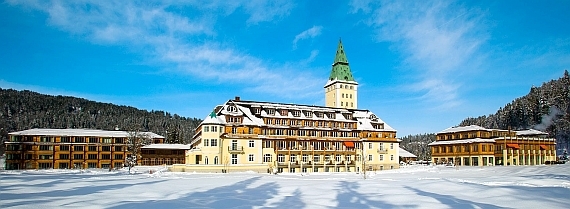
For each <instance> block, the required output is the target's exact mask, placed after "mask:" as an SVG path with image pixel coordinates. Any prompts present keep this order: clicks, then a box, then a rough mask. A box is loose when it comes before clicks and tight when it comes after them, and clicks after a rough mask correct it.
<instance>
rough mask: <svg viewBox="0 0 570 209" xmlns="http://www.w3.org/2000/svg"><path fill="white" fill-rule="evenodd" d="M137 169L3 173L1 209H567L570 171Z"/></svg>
mask: <svg viewBox="0 0 570 209" xmlns="http://www.w3.org/2000/svg"><path fill="white" fill-rule="evenodd" d="M136 169H137V173H136V174H133V175H128V174H126V172H125V171H113V172H108V171H104V170H87V171H84V172H80V171H77V170H40V171H0V208H4V209H5V208H38V209H43V208H62V207H67V208H290V209H297V208H533V209H539V208H570V165H569V164H566V165H553V166H518V167H514V166H513V167H460V168H459V169H456V168H449V167H430V166H412V167H407V168H402V169H399V170H390V171H382V172H376V173H373V172H372V173H369V176H368V178H367V179H363V176H362V175H357V174H353V173H327V174H309V175H306V174H305V175H301V174H280V175H269V174H256V173H232V174H194V173H171V172H165V171H161V168H160V167H137V168H136ZM149 169H151V170H157V172H153V174H150V173H149V172H148V171H149Z"/></svg>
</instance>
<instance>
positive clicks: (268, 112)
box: [265, 109, 275, 115]
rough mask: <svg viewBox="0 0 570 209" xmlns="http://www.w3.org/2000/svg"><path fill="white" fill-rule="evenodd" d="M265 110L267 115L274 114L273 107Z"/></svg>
mask: <svg viewBox="0 0 570 209" xmlns="http://www.w3.org/2000/svg"><path fill="white" fill-rule="evenodd" d="M265 112H267V114H268V115H275V110H274V109H266V110H265Z"/></svg>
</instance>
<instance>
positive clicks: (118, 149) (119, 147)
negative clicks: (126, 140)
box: [115, 146, 123, 152]
mask: <svg viewBox="0 0 570 209" xmlns="http://www.w3.org/2000/svg"><path fill="white" fill-rule="evenodd" d="M115 151H117V152H120V151H123V146H115Z"/></svg>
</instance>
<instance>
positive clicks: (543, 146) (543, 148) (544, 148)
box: [540, 144, 548, 150]
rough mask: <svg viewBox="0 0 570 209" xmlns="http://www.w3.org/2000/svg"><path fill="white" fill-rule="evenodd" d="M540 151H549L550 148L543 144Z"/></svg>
mask: <svg viewBox="0 0 570 209" xmlns="http://www.w3.org/2000/svg"><path fill="white" fill-rule="evenodd" d="M540 149H541V150H547V149H548V147H547V146H546V145H544V144H541V145H540Z"/></svg>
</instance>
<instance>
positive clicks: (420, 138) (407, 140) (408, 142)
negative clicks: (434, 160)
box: [400, 134, 435, 160]
mask: <svg viewBox="0 0 570 209" xmlns="http://www.w3.org/2000/svg"><path fill="white" fill-rule="evenodd" d="M400 139H401V140H402V142H401V143H400V147H402V148H403V149H405V150H407V151H408V152H410V153H412V154H414V155H416V156H417V157H418V160H431V150H430V148H429V146H428V144H429V143H431V142H433V141H435V134H416V135H408V136H404V137H402V138H400Z"/></svg>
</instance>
